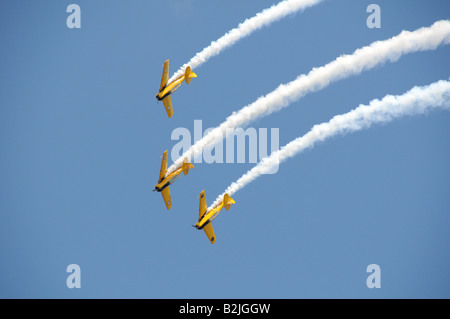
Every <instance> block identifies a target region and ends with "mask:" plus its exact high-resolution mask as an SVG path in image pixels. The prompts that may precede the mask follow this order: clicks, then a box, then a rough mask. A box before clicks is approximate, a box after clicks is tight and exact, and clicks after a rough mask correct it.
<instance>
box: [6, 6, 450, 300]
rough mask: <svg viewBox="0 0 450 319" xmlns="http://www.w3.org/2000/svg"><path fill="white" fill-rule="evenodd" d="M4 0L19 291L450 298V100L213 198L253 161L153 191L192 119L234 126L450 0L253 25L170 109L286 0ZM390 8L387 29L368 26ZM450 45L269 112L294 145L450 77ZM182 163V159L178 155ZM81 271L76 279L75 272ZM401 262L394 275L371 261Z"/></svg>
mask: <svg viewBox="0 0 450 319" xmlns="http://www.w3.org/2000/svg"><path fill="white" fill-rule="evenodd" d="M70 3H72V2H70V1H44V2H36V1H23V0H22V1H14V2H13V1H8V2H2V3H1V4H0V39H1V43H2V44H1V47H2V50H1V53H0V55H1V64H0V65H1V69H0V256H1V257H0V297H2V298H11V297H15V298H449V297H450V289H449V287H450V274H449V272H448V269H449V267H450V258H449V256H450V245H449V243H450V237H449V236H450V235H449V233H448V228H449V225H450V211H449V207H450V197H449V191H450V169H449V165H448V163H449V160H450V149H449V140H448V138H449V136H450V128H449V127H450V126H449V123H450V114H449V113H448V112H445V111H436V112H433V113H430V114H427V115H425V116H416V117H408V118H403V119H400V120H398V121H394V122H392V123H390V124H387V125H382V126H374V127H372V128H371V129H369V130H365V131H361V132H357V133H354V134H349V135H346V136H343V137H336V138H333V139H331V140H328V141H326V142H324V143H320V144H318V145H317V146H316V147H315V148H314V149H311V150H308V151H306V152H304V153H302V154H300V155H299V156H296V157H295V158H293V159H291V160H288V161H286V162H285V163H283V164H282V165H281V166H280V169H279V171H278V173H277V174H273V175H264V176H262V177H261V178H259V179H257V180H256V181H255V182H253V183H251V184H249V185H248V186H247V187H245V188H244V189H242V190H241V191H239V192H238V193H236V194H235V195H234V196H233V197H234V199H235V200H236V204H235V205H233V207H232V208H231V209H230V210H229V211H226V212H223V213H221V214H220V215H219V217H218V218H217V219H216V220H215V221H214V229H215V232H216V237H217V241H216V243H215V244H214V245H211V244H210V243H209V241H208V240H207V238H206V236H205V235H204V233H203V232H200V231H197V230H196V229H194V228H192V227H191V225H192V224H194V223H195V222H196V220H197V218H198V196H199V193H200V192H201V191H202V190H203V189H205V190H206V197H207V200H208V203H210V202H212V201H213V200H214V199H215V197H216V196H217V195H218V194H220V193H222V192H223V191H224V189H225V188H226V187H227V186H228V185H229V184H230V183H231V182H233V181H234V180H236V179H237V178H239V177H240V176H241V175H242V174H243V173H245V172H246V171H247V170H248V169H250V168H251V167H252V166H253V164H250V163H247V164H196V167H195V169H193V170H192V171H191V172H190V174H189V176H187V177H184V176H182V177H181V178H180V179H179V180H178V181H177V183H176V184H174V185H173V186H171V193H172V201H173V206H172V209H171V210H170V211H169V212H167V211H166V209H165V207H164V203H163V201H162V198H161V195H160V194H157V193H152V192H151V190H152V189H153V188H154V185H155V184H156V182H157V177H158V174H159V168H160V161H161V155H162V153H163V151H164V150H166V149H168V150H169V151H170V150H171V148H172V147H173V146H174V145H175V144H176V143H177V141H172V140H171V134H172V132H173V130H174V129H176V128H180V127H184V128H187V129H189V130H190V131H191V132H193V126H194V120H196V119H200V120H202V123H203V128H204V129H206V128H208V127H214V126H217V125H219V124H220V123H221V122H222V121H223V120H224V119H225V118H226V117H227V116H228V115H230V114H231V113H232V112H233V111H237V110H239V109H240V108H241V107H243V106H245V105H247V104H248V103H251V102H253V101H254V100H256V99H257V98H258V97H259V96H261V95H263V94H267V93H269V92H271V91H272V90H273V89H275V88H276V87H277V86H278V85H279V84H280V83H286V82H289V81H291V80H293V79H295V77H296V76H298V75H300V74H303V73H307V72H309V71H310V70H311V69H312V68H313V67H318V66H322V65H324V64H326V63H328V62H330V61H332V60H334V59H335V58H336V57H337V56H339V55H341V54H344V53H352V52H353V51H354V50H355V49H357V48H359V47H362V46H364V45H368V44H370V43H371V42H373V41H375V40H383V39H387V38H390V37H392V36H394V35H397V34H398V33H399V32H400V31H402V30H415V29H417V28H419V27H423V26H430V25H431V24H432V23H433V22H435V21H437V20H440V19H448V18H449V16H448V14H449V12H450V3H448V1H444V0H432V1H425V0H420V1H411V0H408V1H407V0H396V1H387V0H385V1H382V0H378V1H360V0H358V1H357V0H348V1H336V0H325V1H324V2H323V3H321V4H320V5H317V6H315V7H312V8H309V9H306V10H305V11H304V12H303V13H299V14H296V15H293V16H289V17H287V18H285V19H282V20H281V21H279V22H276V23H274V24H273V25H272V26H270V27H269V28H263V29H262V30H260V31H258V32H256V33H254V34H252V35H251V36H250V37H248V38H246V39H244V40H242V41H241V42H239V43H238V44H236V45H235V46H234V47H232V48H230V49H227V50H225V51H224V52H223V53H222V54H221V55H219V56H217V57H214V58H212V59H211V60H210V61H209V62H207V63H206V64H204V65H202V66H201V67H199V68H198V69H196V70H195V72H196V73H197V75H198V77H197V78H196V79H194V80H193V81H192V82H191V84H190V85H189V86H186V85H183V86H182V87H181V88H180V90H179V91H177V92H176V94H174V95H173V98H172V101H173V105H174V111H175V115H174V117H173V118H171V119H168V118H167V116H166V113H165V111H164V109H163V105H162V103H159V104H157V103H156V99H155V94H156V93H157V90H158V88H159V82H160V78H161V72H162V64H163V62H164V60H166V59H167V58H169V59H170V67H171V70H170V74H172V73H173V72H175V71H176V70H177V69H178V68H179V67H180V66H181V65H182V64H184V63H186V62H187V61H188V60H189V59H190V58H191V57H192V56H194V55H195V53H197V52H199V51H200V50H202V49H203V48H204V47H206V46H207V45H208V44H209V43H210V42H211V41H213V40H216V39H217V38H219V37H220V36H222V35H223V34H224V33H225V32H227V31H228V30H230V29H232V28H234V27H236V26H237V25H238V24H239V23H240V22H242V21H244V20H245V19H246V18H249V17H251V16H253V15H254V14H255V13H257V12H259V11H261V10H262V9H264V8H267V7H269V6H271V5H272V4H273V1H267V0H264V1H262V0H260V1H226V2H223V1H222V2H211V1H206V0H203V1H194V0H192V1H181V0H171V1H137V0H133V1H127V2H125V1H117V0H114V1H82V0H78V1H76V2H75V3H77V4H78V5H79V6H80V7H81V26H82V27H81V29H68V28H67V26H66V19H67V16H68V15H69V14H68V13H66V8H67V6H68V5H69V4H70ZM370 3H377V4H378V5H379V6H380V7H381V19H382V20H381V21H382V22H381V28H380V29H369V28H367V26H366V19H367V16H368V13H366V8H367V6H368V4H370ZM449 56H450V47H448V46H447V47H440V48H438V49H437V50H436V51H428V52H421V53H414V54H410V55H407V56H405V57H402V58H401V59H400V60H399V61H398V62H396V63H390V64H386V65H383V66H380V67H377V68H375V69H374V70H372V71H369V72H365V73H363V74H361V75H360V76H357V77H351V78H349V79H345V80H342V81H339V82H336V83H334V84H332V85H330V86H329V87H328V88H326V89H325V90H322V91H320V92H317V93H313V94H310V95H307V96H306V97H304V98H302V99H301V100H299V101H298V102H295V103H293V104H292V105H291V106H290V107H288V108H286V109H284V110H282V111H280V112H278V113H275V114H273V115H270V116H268V117H264V118H262V119H259V120H257V121H256V122H253V123H251V127H255V128H279V133H280V137H279V139H280V140H279V142H280V145H284V144H286V143H288V142H289V141H291V140H292V139H294V138H296V137H298V136H300V135H303V134H305V133H306V132H307V131H308V130H309V129H310V128H311V127H312V126H313V125H314V124H317V123H321V122H324V121H328V120H329V119H330V118H331V117H332V116H334V115H336V114H341V113H345V112H348V111H349V110H351V109H353V108H355V107H357V106H358V105H359V104H361V103H364V104H367V103H368V102H370V101H371V100H372V99H374V98H382V97H383V96H384V95H386V94H402V93H404V92H406V91H407V90H409V89H410V88H411V87H413V86H415V85H427V84H429V83H432V82H435V81H437V80H441V79H448V77H449V75H450V63H449ZM169 164H170V163H169ZM69 264H78V265H79V266H80V267H81V285H82V287H81V288H80V289H69V288H67V286H66V278H67V276H68V275H69V274H68V273H67V272H66V267H67V266H68V265H69ZM370 264H378V265H379V266H380V268H381V288H380V289H369V288H367V286H366V278H367V276H368V275H369V274H368V273H366V267H367V266H368V265H370Z"/></svg>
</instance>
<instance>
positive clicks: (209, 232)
mask: <svg viewBox="0 0 450 319" xmlns="http://www.w3.org/2000/svg"><path fill="white" fill-rule="evenodd" d="M203 230H204V231H205V234H206V236H208V238H209V241H210V242H211V244H214V243H215V242H216V236H215V235H214V229H213V227H212V224H211V223H209V224H208V225H206V226H205V227H203Z"/></svg>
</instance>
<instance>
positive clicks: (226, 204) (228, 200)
mask: <svg viewBox="0 0 450 319" xmlns="http://www.w3.org/2000/svg"><path fill="white" fill-rule="evenodd" d="M235 203H236V202H235V201H234V199H232V198H231V197H230V195H228V194H225V195H224V196H223V207H225V209H226V210H229V209H230V207H231V204H235Z"/></svg>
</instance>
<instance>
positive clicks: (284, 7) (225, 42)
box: [169, 0, 322, 82]
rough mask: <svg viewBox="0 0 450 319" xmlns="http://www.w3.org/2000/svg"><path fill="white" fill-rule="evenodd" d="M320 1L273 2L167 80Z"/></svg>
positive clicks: (286, 0) (197, 55)
mask: <svg viewBox="0 0 450 319" xmlns="http://www.w3.org/2000/svg"><path fill="white" fill-rule="evenodd" d="M321 1H322V0H285V1H281V2H280V3H277V4H274V5H273V6H272V7H270V8H268V9H264V10H263V11H261V12H259V13H257V14H256V15H255V16H254V17H252V18H250V19H247V20H245V21H244V22H242V23H241V24H239V25H238V27H237V28H234V29H232V30H230V31H228V32H227V33H226V34H224V35H223V36H222V37H220V38H219V39H218V40H216V41H213V42H211V44H210V45H209V46H208V47H206V48H204V49H203V50H202V51H201V52H199V53H197V54H196V55H195V56H194V57H193V58H192V59H191V60H190V61H189V62H188V63H186V64H184V65H183V66H182V67H181V68H180V69H179V70H178V71H177V72H175V74H174V75H172V77H171V78H170V80H169V82H171V81H173V80H175V79H177V78H178V77H180V76H181V75H183V74H184V72H185V71H186V68H187V67H188V66H190V67H191V68H192V69H195V68H197V67H199V66H200V65H202V64H203V63H205V62H206V61H208V60H209V58H211V57H213V56H216V55H218V54H219V53H220V52H221V51H222V50H224V49H226V48H228V47H231V46H232V45H234V44H235V43H236V42H238V41H239V40H241V39H242V38H244V37H246V36H248V35H250V34H251V33H253V32H254V31H257V30H259V29H261V28H262V27H264V26H268V25H270V24H271V23H272V22H275V21H277V20H280V19H281V18H284V17H285V16H287V15H289V14H294V13H296V12H298V11H300V10H304V9H306V8H308V7H312V6H313V5H316V4H317V3H319V2H321Z"/></svg>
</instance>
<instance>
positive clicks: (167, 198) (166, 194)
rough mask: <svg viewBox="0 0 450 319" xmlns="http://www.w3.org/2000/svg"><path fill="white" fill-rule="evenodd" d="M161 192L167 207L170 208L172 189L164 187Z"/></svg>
mask: <svg viewBox="0 0 450 319" xmlns="http://www.w3.org/2000/svg"><path fill="white" fill-rule="evenodd" d="M161 194H162V196H163V198H164V202H165V203H166V207H167V209H170V207H172V202H171V201H170V191H169V187H166V188H164V189H163V190H162V191H161Z"/></svg>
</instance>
